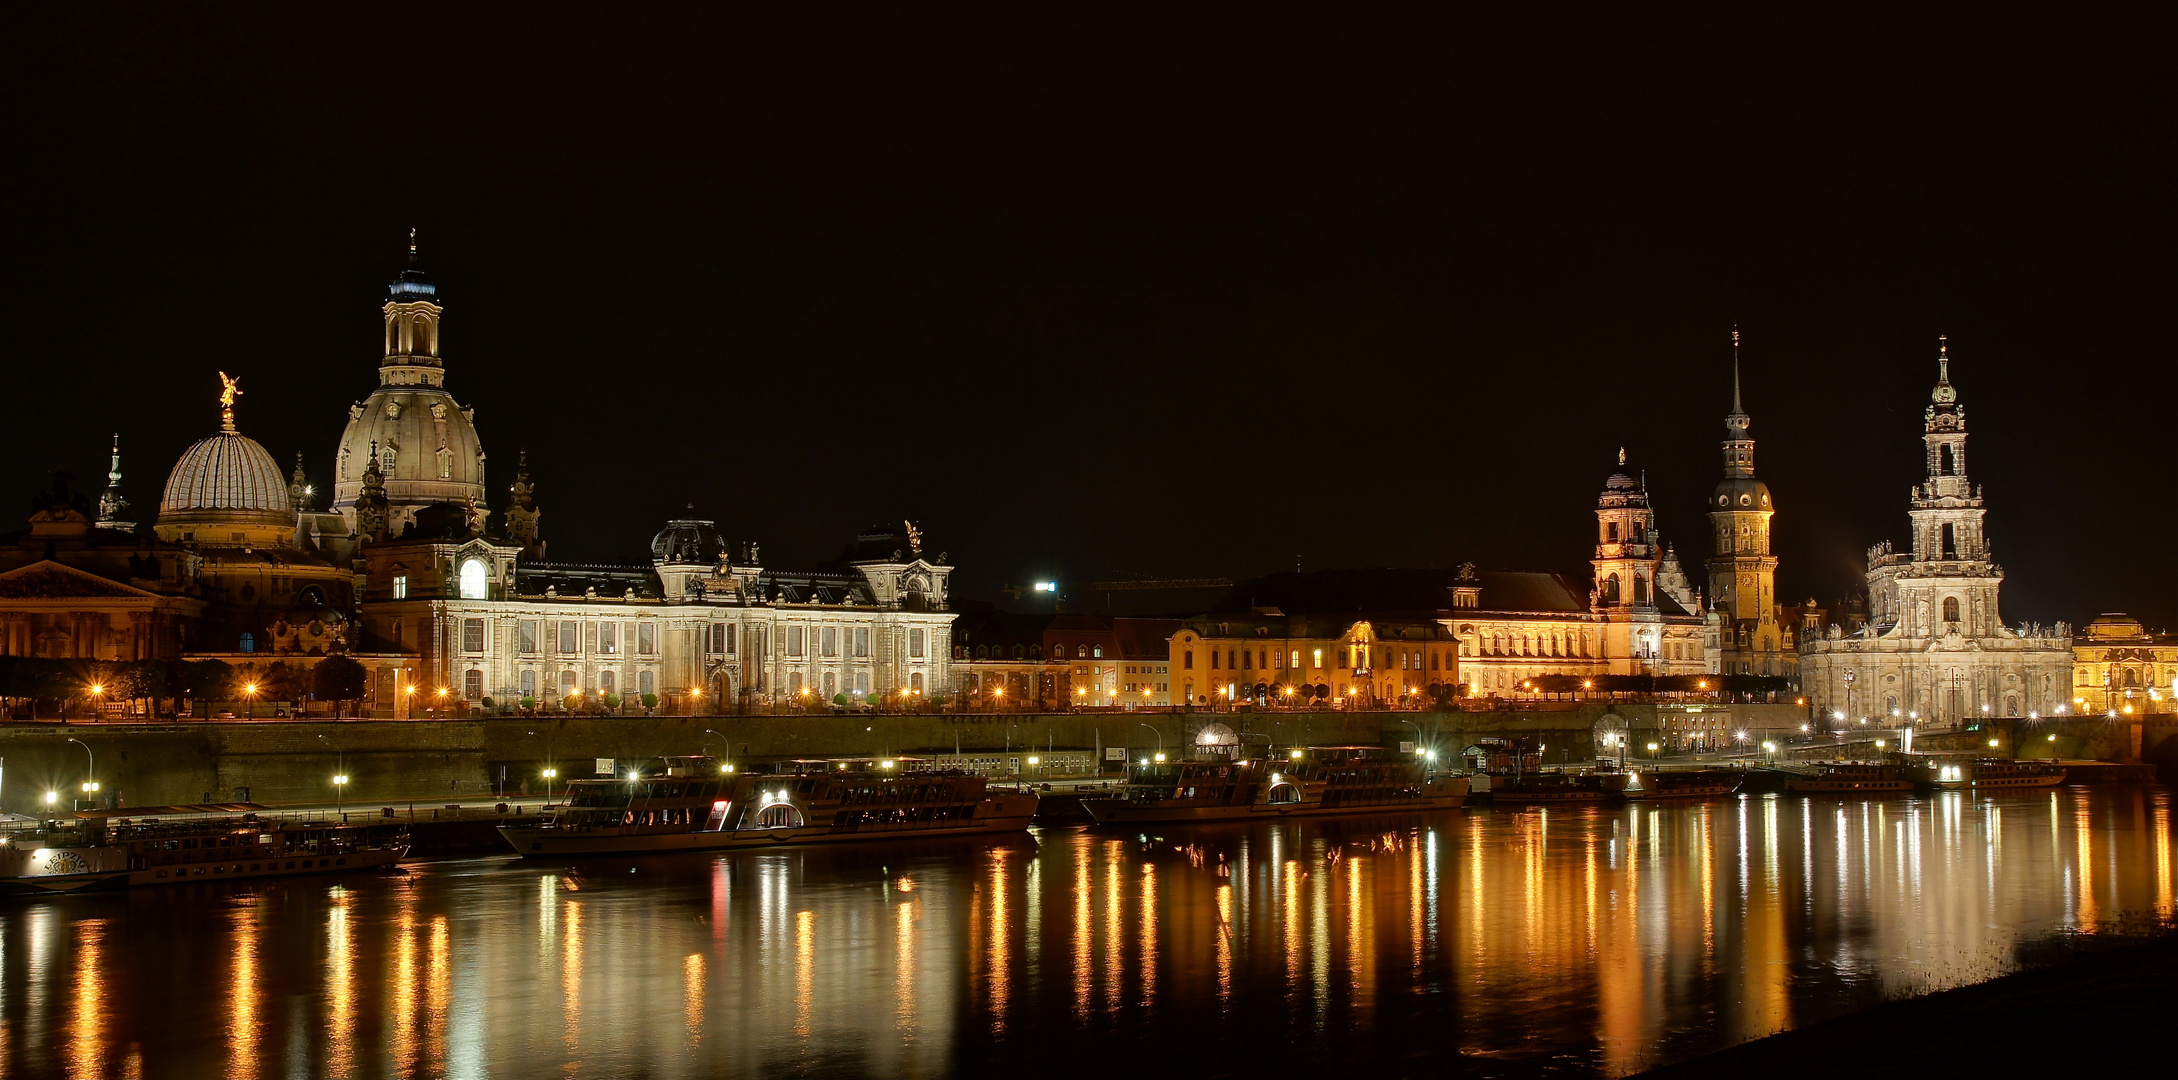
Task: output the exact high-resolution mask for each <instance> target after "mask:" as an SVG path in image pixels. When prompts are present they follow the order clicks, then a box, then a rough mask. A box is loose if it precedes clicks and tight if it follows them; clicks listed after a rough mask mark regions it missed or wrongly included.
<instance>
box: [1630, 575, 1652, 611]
mask: <svg viewBox="0 0 2178 1080" xmlns="http://www.w3.org/2000/svg"><path fill="white" fill-rule="evenodd" d="M1648 602H1649V579H1648V577H1647V576H1646V575H1643V574H1635V575H1634V603H1636V604H1646V603H1648Z"/></svg>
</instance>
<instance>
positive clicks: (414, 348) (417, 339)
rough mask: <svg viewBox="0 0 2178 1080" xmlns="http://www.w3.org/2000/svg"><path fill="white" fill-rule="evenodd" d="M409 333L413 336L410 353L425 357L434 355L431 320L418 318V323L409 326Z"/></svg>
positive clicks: (419, 316)
mask: <svg viewBox="0 0 2178 1080" xmlns="http://www.w3.org/2000/svg"><path fill="white" fill-rule="evenodd" d="M409 333H410V334H411V335H412V340H411V341H410V342H409V351H410V352H412V353H421V354H423V355H425V356H429V355H431V354H432V353H431V320H429V319H426V318H424V317H423V316H421V315H418V316H416V321H415V322H413V323H411V324H409Z"/></svg>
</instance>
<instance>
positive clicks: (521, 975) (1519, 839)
mask: <svg viewBox="0 0 2178 1080" xmlns="http://www.w3.org/2000/svg"><path fill="white" fill-rule="evenodd" d="M2171 817H2172V798H2171V795H2170V793H2169V792H2168V791H2167V790H2166V789H2163V788H2159V787H2158V788H2146V789H2092V788H2059V789H2055V790H2054V791H2041V792H2033V793H2024V792H2023V793H2017V794H2006V795H1998V796H1993V797H1982V798H1975V797H1973V796H1971V795H1966V794H1960V793H1946V794H1940V795H1936V796H1933V797H1929V798H1921V799H1893V800H1888V801H1836V800H1828V799H1794V798H1788V797H1778V796H1743V797H1738V798H1734V799H1728V800H1718V801H1712V802H1704V803H1697V804H1692V805H1680V806H1658V805H1643V804H1638V803H1636V804H1626V805H1622V806H1616V807H1599V808H1571V807H1560V808H1551V809H1525V810H1517V811H1515V810H1492V809H1489V808H1468V809H1464V810H1459V811H1450V812H1443V813H1436V814H1414V815H1399V816H1387V817H1372V818H1349V819H1317V820H1311V821H1291V822H1283V823H1268V822H1266V823H1251V824H1245V825H1233V826H1195V827H1171V828H1165V829H1161V830H1154V831H1151V832H1149V833H1146V834H1145V833H1141V832H1127V833H1115V832H1106V831H1097V830H1086V831H1085V830H1067V829H1052V830H1041V829H1040V830H1036V831H1033V832H1031V833H1029V834H1028V835H1026V836H1022V837H1019V838H1015V839H1011V840H1002V841H980V842H979V841H969V840H962V841H928V842H918V843H913V844H909V845H901V846H893V847H885V846H882V845H879V846H872V845H858V846H849V847H837V848H829V849H799V850H797V849H780V850H773V851H760V852H744V853H737V854H732V855H726V856H718V857H710V856H672V857H644V858H619V859H607V860H589V861H584V862H581V863H579V864H576V863H536V862H529V861H524V860H519V859H514V858H511V857H509V858H478V859H463V860H449V861H439V862H422V863H416V864H412V865H410V866H408V867H407V868H406V869H405V870H404V871H402V872H397V873H392V874H384V875H368V876H363V875H358V876H348V877H326V878H301V879H290V880H285V881H279V882H272V883H262V882H260V883H254V884H244V885H235V884H228V885H183V886H173V887H167V888H146V889H139V890H136V891H134V892H133V893H128V894H114V895H105V896H77V897H64V898H56V899H47V900H38V901H26V902H14V903H9V904H7V905H5V906H0V1061H4V1062H5V1063H6V1064H7V1065H8V1068H7V1069H6V1070H5V1071H6V1075H8V1076H22V1077H33V1076H37V1077H43V1076H80V1077H187V1078H196V1077H221V1078H235V1080H247V1078H257V1077H264V1078H272V1077H381V1076H424V1077H438V1076H449V1077H504V1078H531V1077H550V1076H566V1077H659V1078H665V1077H710V1076H720V1077H737V1078H750V1080H756V1078H773V1077H780V1076H885V1077H939V1076H949V1075H960V1074H970V1075H992V1074H1005V1075H1011V1076H1054V1075H1056V1076H1086V1075H1098V1076H1117V1077H1135V1076H1143V1077H1152V1076H1167V1075H1203V1076H1241V1075H1259V1074H1261V1073H1262V1072H1263V1071H1265V1070H1277V1071H1278V1072H1280V1073H1281V1074H1283V1075H1287V1076H1295V1075H1309V1074H1311V1073H1323V1074H1325V1075H1345V1074H1348V1073H1364V1074H1368V1075H1382V1076H1408V1075H1441V1074H1445V1073H1450V1072H1459V1073H1460V1074H1462V1075H1473V1076H1510V1077H1524V1076H1619V1075H1624V1074H1626V1073H1629V1072H1633V1071H1638V1070H1639V1069H1642V1068H1645V1067H1647V1066H1650V1065H1655V1064H1661V1063H1664V1062H1667V1061H1672V1060H1677V1059H1680V1058H1685V1057H1690V1056H1693V1055H1696V1054H1700V1053H1703V1052H1706V1051H1709V1050H1712V1049H1716V1048H1719V1047H1722V1046H1726V1045H1730V1044H1732V1043H1735V1042H1739V1041H1742V1040H1745V1039H1751V1038H1756V1037H1759V1036H1761V1035H1764V1034H1767V1033H1769V1032H1773V1031H1778V1030H1782V1029H1786V1028H1792V1027H1797V1026H1801V1025H1805V1024H1808V1023H1811V1022H1813V1021H1816V1020H1819V1019H1822V1018H1825V1017H1828V1016H1833V1015H1836V1014H1838V1013H1841V1012H1844V1011H1848V1010H1851V1009H1854V1008H1857V1007H1861V1006H1865V1005H1868V1004H1872V1003H1874V1002H1877V1001H1880V1000H1883V999H1887V998H1892V997H1897V996H1901V995H1906V994H1911V993H1918V992H1923V991H1929V990H1936V989H1941V988H1945V987H1950V986H1956V985H1962V984H1965V983H1970V982H1976V981H1980V980H1983V979H1987V978H1990V977H1993V976H1995V975H1999V974H2002V973H2004V972H2006V971H2009V970H2013V969H2014V968H2015V967H2016V966H2017V965H2018V963H2019V957H2020V955H2021V953H2022V951H2023V950H2030V949H2031V948H2032V947H2033V946H2034V945H2035V944H2036V943H2039V942H2045V941H2048V940H2049V939H2051V938H2052V937H2053V936H2063V935H2069V934H2079V933H2107V932H2113V931H2126V932H2136V931H2139V930H2141V929H2142V928H2144V927H2147V926H2151V925H2153V924H2157V923H2161V924H2164V925H2168V924H2169V923H2170V922H2171V921H2172V920H2173V918H2174V915H2178V911H2174V903H2173V877H2174V874H2178V864H2174V862H2173V854H2172V821H2171Z"/></svg>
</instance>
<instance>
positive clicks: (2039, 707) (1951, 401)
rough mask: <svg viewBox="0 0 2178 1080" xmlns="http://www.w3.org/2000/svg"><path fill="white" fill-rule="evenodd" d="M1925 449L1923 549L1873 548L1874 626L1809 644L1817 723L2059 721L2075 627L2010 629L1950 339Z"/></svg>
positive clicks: (2066, 700)
mask: <svg viewBox="0 0 2178 1080" xmlns="http://www.w3.org/2000/svg"><path fill="white" fill-rule="evenodd" d="M1921 443H1922V453H1923V459H1922V467H1923V469H1924V470H1925V472H1926V477H1925V479H1923V480H1922V482H1920V483H1918V484H1915V485H1914V486H1913V488H1912V491H1911V493H1910V501H1909V502H1908V504H1907V516H1908V517H1909V518H1910V519H1911V520H1912V523H1913V526H1912V527H1913V540H1912V543H1911V545H1910V547H1908V548H1907V549H1906V550H1903V551H1901V550H1896V549H1894V548H1893V547H1892V546H1891V545H1890V544H1889V543H1887V542H1886V543H1882V544H1877V545H1876V546H1874V547H1872V548H1869V549H1868V623H1867V625H1866V626H1864V627H1862V628H1861V629H1859V630H1858V631H1857V632H1852V633H1848V632H1845V631H1843V630H1841V629H1840V628H1838V627H1836V626H1832V627H1828V628H1827V629H1826V630H1825V631H1824V632H1823V633H1822V635H1821V636H1820V637H1815V636H1813V635H1810V636H1809V638H1808V639H1806V640H1803V641H1802V642H1801V643H1800V650H1801V651H1800V675H1801V686H1802V688H1803V689H1804V690H1805V691H1807V696H1808V700H1809V701H1810V703H1811V704H1812V705H1813V706H1814V709H1815V714H1816V715H1817V716H1818V717H1830V718H1836V717H1839V716H1841V715H1842V716H1843V717H1845V721H1844V722H1846V723H1855V722H1856V721H1857V720H1858V719H1859V718H1861V717H1871V718H1874V719H1876V720H1877V721H1878V722H1880V723H1884V724H1887V725H1888V726H1890V727H1893V728H1913V727H1921V728H1926V727H1929V726H1931V725H1934V726H1938V727H1950V726H1972V725H1977V724H1982V723H1986V722H1989V721H1993V720H1996V719H1998V718H2012V717H2027V716H2033V715H2037V714H2039V715H2042V716H2050V715H2053V714H2055V713H2056V712H2057V711H2058V710H2060V709H2063V708H2066V707H2068V706H2069V704H2070V692H2071V688H2072V685H2071V680H2072V650H2071V629H2070V628H2069V627H2067V626H2066V625H2065V624H2064V623H2061V622H2060V623H2056V624H2054V625H2050V626H2031V625H2021V626H2017V627H2006V626H2005V625H2004V619H2003V615H2002V614H2001V612H1999V610H1998V608H1997V592H1998V590H1999V589H2000V588H2001V586H2002V585H2003V583H2004V569H2003V567H2001V566H1998V565H1997V564H1996V562H1995V561H1994V560H1993V558H1992V556H1991V554H1990V550H1989V540H1988V535H1987V533H1986V532H1984V530H1983V518H1984V515H1985V514H1986V513H1987V510H1986V509H1985V508H1984V506H1983V503H1982V497H1981V489H1980V488H1979V487H1977V486H1975V485H1974V484H1973V483H1972V482H1971V481H1970V480H1968V479H1967V475H1966V408H1965V406H1963V405H1960V404H1959V392H1958V390H1957V388H1955V387H1953V386H1952V385H1951V343H1950V342H1949V341H1948V340H1946V339H1943V338H1939V339H1937V350H1936V388H1935V389H1934V390H1932V391H1931V392H1930V393H1929V403H1928V406H1927V408H1926V409H1925V410H1924V411H1923V413H1922V424H1921Z"/></svg>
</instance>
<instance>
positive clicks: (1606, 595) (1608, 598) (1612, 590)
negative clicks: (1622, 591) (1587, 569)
mask: <svg viewBox="0 0 2178 1080" xmlns="http://www.w3.org/2000/svg"><path fill="white" fill-rule="evenodd" d="M1603 602H1604V603H1606V604H1615V603H1618V575H1617V574H1612V575H1611V576H1610V577H1608V578H1605V579H1604V580H1603Z"/></svg>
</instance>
